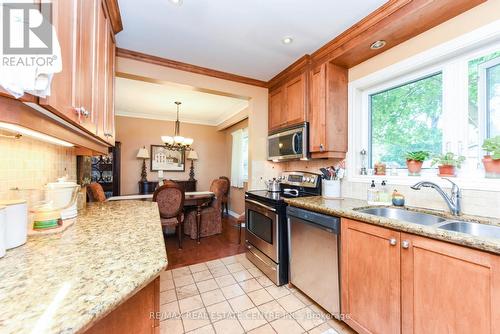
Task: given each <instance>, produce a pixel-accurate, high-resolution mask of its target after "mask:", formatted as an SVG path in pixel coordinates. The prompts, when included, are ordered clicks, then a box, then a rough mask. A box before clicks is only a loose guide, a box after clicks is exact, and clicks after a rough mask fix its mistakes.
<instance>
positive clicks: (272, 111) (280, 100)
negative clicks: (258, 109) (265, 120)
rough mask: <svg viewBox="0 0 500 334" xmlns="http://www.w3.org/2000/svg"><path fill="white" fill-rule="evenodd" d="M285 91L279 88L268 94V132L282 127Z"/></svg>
mask: <svg viewBox="0 0 500 334" xmlns="http://www.w3.org/2000/svg"><path fill="white" fill-rule="evenodd" d="M284 110H285V89H284V88H283V87H280V88H278V89H276V90H274V91H272V92H270V93H269V131H274V130H277V129H279V128H280V127H281V126H282V125H284Z"/></svg>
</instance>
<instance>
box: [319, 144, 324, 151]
mask: <svg viewBox="0 0 500 334" xmlns="http://www.w3.org/2000/svg"><path fill="white" fill-rule="evenodd" d="M324 150H325V147H324V146H323V144H319V151H320V152H323V151H324Z"/></svg>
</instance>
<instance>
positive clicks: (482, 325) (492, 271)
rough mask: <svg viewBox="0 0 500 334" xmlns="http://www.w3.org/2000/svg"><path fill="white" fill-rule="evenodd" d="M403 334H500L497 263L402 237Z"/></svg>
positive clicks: (475, 252)
mask: <svg viewBox="0 0 500 334" xmlns="http://www.w3.org/2000/svg"><path fill="white" fill-rule="evenodd" d="M401 240H403V241H405V242H406V245H405V247H404V248H403V249H402V251H401V261H402V262H401V270H402V299H401V301H402V327H403V329H402V332H403V333H464V334H466V333H491V334H493V333H500V311H499V310H500V257H499V256H498V255H493V254H489V253H486V252H481V251H478V250H474V249H470V248H467V247H462V246H457V245H452V244H449V243H446V242H442V241H438V240H433V239H428V238H424V237H419V236H415V235H410V234H405V233H403V234H402V235H401Z"/></svg>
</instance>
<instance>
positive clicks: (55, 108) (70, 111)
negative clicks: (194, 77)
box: [39, 0, 79, 124]
mask: <svg viewBox="0 0 500 334" xmlns="http://www.w3.org/2000/svg"><path fill="white" fill-rule="evenodd" d="M77 7H78V0H64V1H53V2H52V23H53V25H54V27H55V29H56V32H57V37H58V40H59V44H60V46H61V57H62V72H60V73H56V74H55V75H54V77H53V79H52V84H51V95H50V96H48V97H47V98H40V99H39V104H40V105H41V106H43V107H44V108H46V109H49V110H50V111H52V112H53V113H55V114H56V115H58V116H60V117H62V118H64V119H66V120H69V121H72V122H74V123H76V124H78V123H79V117H78V114H77V111H76V109H75V108H76V105H75V102H76V101H75V98H76V94H75V84H76V82H75V81H76V76H75V67H76V57H75V52H76V40H77V38H76V36H77V35H76V29H77V27H76V22H77V13H76V11H77Z"/></svg>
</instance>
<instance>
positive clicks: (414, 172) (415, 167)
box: [406, 160, 424, 176]
mask: <svg viewBox="0 0 500 334" xmlns="http://www.w3.org/2000/svg"><path fill="white" fill-rule="evenodd" d="M423 163H424V162H423V161H416V160H406V166H407V167H408V175H410V176H419V175H420V171H421V170H422V164H423Z"/></svg>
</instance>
